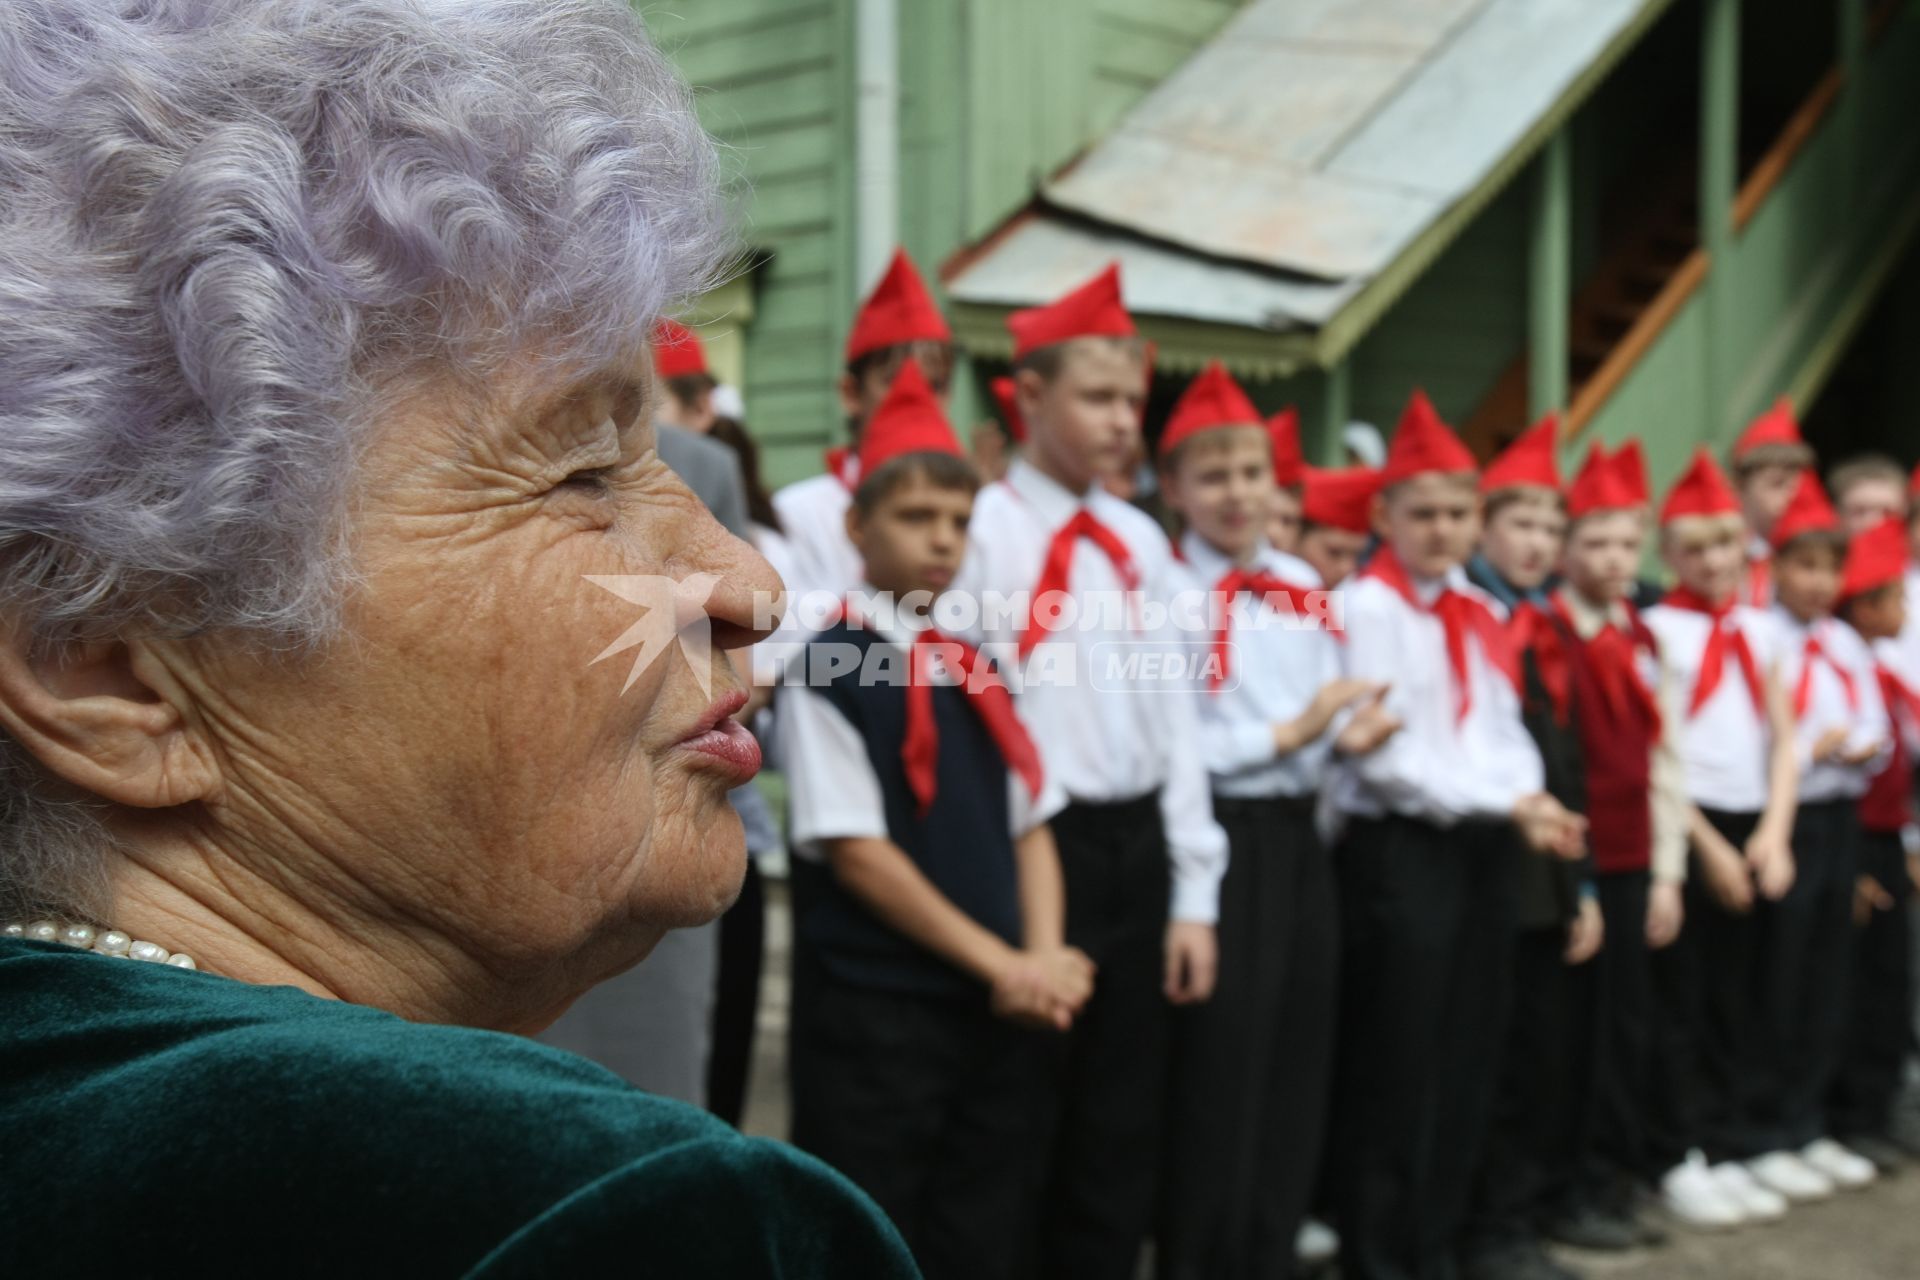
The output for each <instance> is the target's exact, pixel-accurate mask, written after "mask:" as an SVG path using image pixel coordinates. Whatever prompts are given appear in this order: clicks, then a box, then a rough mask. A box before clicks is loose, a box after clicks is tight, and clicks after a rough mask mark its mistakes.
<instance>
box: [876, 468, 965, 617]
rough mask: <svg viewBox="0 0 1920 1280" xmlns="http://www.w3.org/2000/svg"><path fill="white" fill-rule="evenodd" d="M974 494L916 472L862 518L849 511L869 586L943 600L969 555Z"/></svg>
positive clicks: (895, 592)
mask: <svg viewBox="0 0 1920 1280" xmlns="http://www.w3.org/2000/svg"><path fill="white" fill-rule="evenodd" d="M972 518H973V495H972V494H971V493H969V492H968V491H967V490H965V489H951V488H947V487H945V486H942V485H937V484H935V483H933V481H932V480H930V479H928V478H927V476H926V474H925V473H924V472H915V473H913V474H912V475H910V476H908V477H907V478H906V479H905V480H904V481H903V482H902V483H900V484H898V485H896V486H894V488H893V489H892V490H891V491H890V492H888V493H887V494H886V496H884V497H882V498H881V499H880V500H879V501H878V502H876V503H875V504H874V505H873V509H872V510H871V511H869V512H867V513H865V514H862V513H861V512H860V510H859V508H858V507H849V508H847V536H848V537H849V538H850V539H852V541H853V545H854V546H855V547H856V548H858V549H859V551H860V554H861V556H862V557H864V558H865V560H866V564H867V581H868V582H871V583H872V584H873V585H874V586H875V587H878V588H879V589H880V590H882V591H891V592H893V593H894V594H895V595H898V596H904V595H907V594H908V593H909V592H914V591H924V592H927V593H928V594H929V595H935V596H937V595H939V594H940V593H941V592H942V591H945V590H946V589H947V587H948V586H950V585H951V584H952V582H953V575H954V574H955V573H957V572H959V569H960V562H961V561H962V560H964V559H965V558H966V555H967V522H968V521H969V520H971V519H972Z"/></svg>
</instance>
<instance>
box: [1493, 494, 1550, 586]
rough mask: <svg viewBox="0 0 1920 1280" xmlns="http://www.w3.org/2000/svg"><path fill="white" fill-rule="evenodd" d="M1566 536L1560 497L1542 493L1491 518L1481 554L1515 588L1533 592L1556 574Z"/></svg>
mask: <svg viewBox="0 0 1920 1280" xmlns="http://www.w3.org/2000/svg"><path fill="white" fill-rule="evenodd" d="M1566 534H1567V515H1566V512H1565V510H1564V509H1563V508H1562V507H1561V505H1560V501H1559V499H1558V498H1557V497H1555V496H1553V495H1552V494H1550V493H1547V492H1546V491H1544V490H1543V491H1542V492H1541V493H1540V495H1539V496H1537V497H1533V496H1529V497H1525V498H1518V499H1514V500H1512V501H1509V502H1507V503H1506V504H1505V505H1504V506H1502V507H1501V508H1500V510H1498V511H1497V512H1495V513H1494V514H1492V515H1490V516H1488V517H1487V522H1486V528H1485V529H1484V530H1482V531H1481V534H1480V553H1481V554H1482V555H1484V556H1486V558H1487V561H1488V563H1490V564H1491V565H1493V567H1494V569H1495V570H1497V571H1498V572H1499V574H1500V576H1501V577H1503V578H1505V579H1506V580H1507V581H1508V582H1509V583H1511V584H1512V585H1513V586H1515V587H1518V588H1519V589H1520V590H1522V591H1532V590H1534V589H1535V588H1536V587H1538V586H1540V585H1541V584H1542V583H1544V582H1545V581H1546V580H1547V575H1548V574H1550V573H1552V572H1553V565H1554V562H1555V561H1556V560H1558V559H1559V558H1560V544H1561V543H1562V542H1563V541H1564V540H1565V538H1566Z"/></svg>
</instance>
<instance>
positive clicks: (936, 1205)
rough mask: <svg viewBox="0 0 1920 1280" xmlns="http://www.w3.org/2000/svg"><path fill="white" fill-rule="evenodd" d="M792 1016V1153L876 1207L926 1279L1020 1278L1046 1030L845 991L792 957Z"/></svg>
mask: <svg viewBox="0 0 1920 1280" xmlns="http://www.w3.org/2000/svg"><path fill="white" fill-rule="evenodd" d="M792 1016H793V1023H792V1031H791V1054H792V1073H793V1141H794V1145H796V1146H798V1147H800V1148H801V1149H802V1150H805V1151H808V1152H810V1153H812V1154H813V1155H816V1156H818V1157H819V1158H820V1159H822V1160H824V1161H826V1162H827V1163H828V1164H830V1165H832V1166H833V1167H834V1168H836V1169H838V1170H839V1171H840V1172H841V1173H844V1174H845V1175H846V1176H847V1177H848V1178H850V1179H852V1180H853V1181H854V1182H855V1183H856V1184H857V1185H858V1186H859V1187H860V1188H861V1189H862V1190H863V1191H865V1192H866V1193H867V1194H868V1195H870V1196H872V1197H873V1198H874V1200H875V1201H876V1202H877V1203H878V1204H879V1205H880V1207H881V1208H882V1209H884V1210H885V1211H886V1213H887V1216H888V1217H889V1218H891V1219H892V1220H893V1224H894V1225H895V1226H896V1227H898V1228H899V1229H900V1234H901V1235H902V1236H903V1237H905V1239H906V1242H907V1245H908V1246H909V1247H910V1248H911V1249H912V1250H913V1255H914V1257H915V1259H916V1260H918V1262H919V1264H920V1268H921V1271H922V1272H923V1273H924V1274H925V1275H926V1276H927V1277H928V1280H992V1278H993V1277H1011V1276H1024V1275H1026V1274H1028V1272H1027V1270H1026V1268H1027V1265H1028V1263H1029V1262H1030V1261H1031V1257H1032V1241H1033V1231H1034V1218H1033V1211H1034V1205H1035V1202H1036V1200H1037V1198H1038V1190H1039V1179H1040V1172H1041V1164H1042V1159H1043V1157H1044V1149H1043V1144H1042V1142H1041V1141H1040V1140H1039V1135H1043V1134H1044V1133H1045V1129H1046V1115H1047V1112H1048V1110H1049V1109H1050V1107H1051V1105H1052V1102H1051V1099H1050V1097H1049V1090H1048V1058H1047V1049H1048V1044H1047V1039H1048V1038H1047V1036H1046V1033H1044V1032H1038V1031H1029V1030H1025V1029H1023V1028H1021V1027H1018V1026H1016V1025H1014V1024H1012V1023H1010V1022H1007V1021H1004V1020H1002V1019H1000V1018H996V1017H994V1016H993V1015H992V1013H990V1012H989V1011H988V1008H987V1004H986V1000H985V998H984V996H982V997H981V998H979V999H965V998H959V997H946V996H927V995H919V994H911V993H903V992H895V991H883V990H877V989H874V988H868V987H857V986H852V985H850V984H847V983H844V982H841V981H839V980H837V979H835V978H832V977H830V976H829V975H827V974H826V973H825V972H823V971H822V970H821V969H820V967H819V965H818V963H817V962H815V961H809V959H808V958H807V957H806V956H804V955H800V954H796V956H795V960H794V991H793V1012H792Z"/></svg>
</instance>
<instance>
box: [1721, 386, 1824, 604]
mask: <svg viewBox="0 0 1920 1280" xmlns="http://www.w3.org/2000/svg"><path fill="white" fill-rule="evenodd" d="M1812 466H1813V450H1812V449H1810V448H1808V447H1807V442H1806V441H1805V440H1804V439H1802V438H1801V435H1800V423H1799V422H1798V421H1797V420H1796V419H1795V418H1794V416H1793V405H1792V404H1791V403H1789V402H1788V401H1787V400H1786V399H1784V398H1782V399H1781V400H1780V401H1779V402H1778V403H1776V404H1775V405H1774V406H1773V408H1771V409H1769V410H1767V411H1766V412H1765V413H1763V414H1761V415H1760V416H1759V417H1758V418H1755V419H1754V420H1753V423H1752V425H1750V426H1749V427H1748V428H1747V429H1746V430H1745V431H1744V432H1742V433H1741V435H1740V438H1739V439H1738V440H1736V441H1734V443H1733V453H1732V457H1731V469H1732V471H1733V485H1734V489H1735V491H1736V492H1738V494H1739V495H1740V514H1741V516H1742V517H1743V518H1744V519H1745V520H1746V524H1747V568H1746V576H1745V578H1744V580H1743V581H1742V584H1741V587H1740V600H1741V602H1742V603H1744V604H1749V605H1752V606H1753V607H1754V608H1756V609H1764V608H1766V607H1767V606H1768V605H1769V604H1772V603H1773V563H1772V561H1773V526H1774V522H1775V521H1777V520H1778V519H1779V518H1780V514H1781V512H1783V511H1785V510H1786V509H1787V504H1788V503H1789V502H1792V501H1793V495H1794V492H1795V490H1797V489H1798V488H1799V487H1800V477H1801V476H1802V475H1804V474H1805V473H1806V472H1807V471H1808V470H1809V469H1811V468H1812Z"/></svg>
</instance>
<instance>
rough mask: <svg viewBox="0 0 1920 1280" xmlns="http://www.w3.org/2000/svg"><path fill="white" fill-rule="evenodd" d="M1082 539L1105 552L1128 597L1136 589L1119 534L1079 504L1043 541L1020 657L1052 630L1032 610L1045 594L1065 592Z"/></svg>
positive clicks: (1128, 555) (1137, 582)
mask: <svg viewBox="0 0 1920 1280" xmlns="http://www.w3.org/2000/svg"><path fill="white" fill-rule="evenodd" d="M1082 538H1085V539H1087V540H1088V541H1089V542H1091V543H1093V545H1094V546H1096V547H1098V548H1100V550H1101V551H1102V552H1103V553H1104V554H1105V555H1106V557H1107V559H1108V560H1109V561H1110V562H1111V563H1112V565H1113V571H1114V572H1115V573H1117V574H1119V575H1120V585H1121V586H1122V587H1123V588H1125V589H1126V591H1127V593H1128V596H1129V597H1131V596H1132V594H1133V592H1135V591H1138V590H1139V589H1140V573H1139V571H1138V570H1137V569H1135V568H1134V564H1133V554H1132V553H1131V552H1129V551H1128V550H1127V544H1126V543H1125V542H1123V541H1121V539H1120V535H1119V534H1117V533H1115V532H1114V531H1113V530H1111V529H1109V528H1107V526H1106V525H1104V524H1101V523H1100V520H1099V518H1098V517H1096V516H1095V515H1094V514H1093V512H1092V511H1089V510H1088V509H1087V508H1085V507H1081V508H1080V509H1079V510H1078V511H1075V512H1074V513H1073V515H1072V517H1071V518H1070V519H1068V521H1067V522H1066V523H1065V524H1063V525H1061V526H1060V527H1059V528H1058V529H1056V530H1055V531H1054V534H1053V540H1052V541H1051V542H1049V543H1048V544H1047V558H1046V559H1045V560H1044V561H1042V562H1041V565H1040V580H1039V581H1038V582H1036V583H1034V584H1033V594H1032V596H1030V597H1029V598H1028V600H1027V620H1026V622H1025V623H1024V624H1022V626H1021V628H1020V643H1019V647H1018V652H1019V654H1020V656H1021V657H1022V658H1024V657H1026V656H1027V654H1029V653H1031V652H1032V651H1033V646H1034V645H1036V644H1038V643H1040V638H1041V636H1042V635H1043V634H1045V633H1046V632H1048V631H1051V630H1052V629H1053V628H1052V627H1051V626H1049V625H1048V624H1046V623H1043V622H1041V621H1040V619H1039V618H1038V617H1037V616H1036V612H1037V610H1038V609H1039V606H1040V601H1041V600H1042V599H1043V598H1044V597H1046V596H1047V595H1049V594H1051V593H1054V592H1059V593H1061V594H1063V595H1064V594H1065V593H1066V590H1067V579H1068V576H1069V575H1070V574H1071V573H1072V572H1073V551H1074V548H1075V547H1076V546H1077V545H1078V544H1079V542H1080V539H1082Z"/></svg>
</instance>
